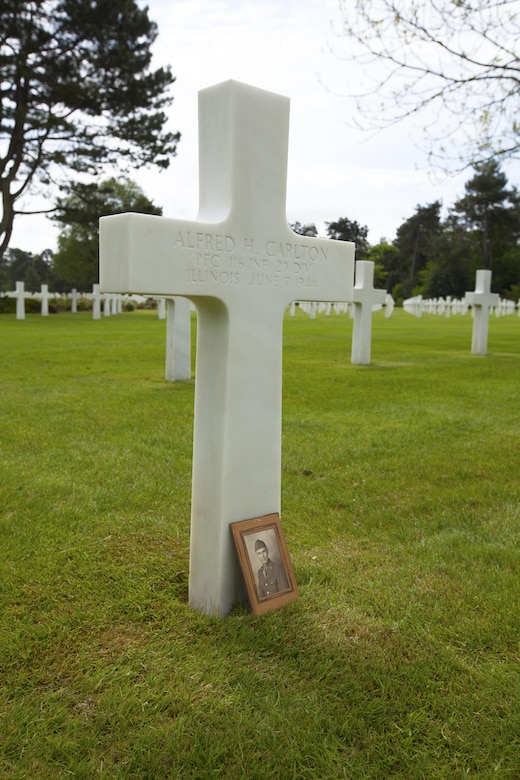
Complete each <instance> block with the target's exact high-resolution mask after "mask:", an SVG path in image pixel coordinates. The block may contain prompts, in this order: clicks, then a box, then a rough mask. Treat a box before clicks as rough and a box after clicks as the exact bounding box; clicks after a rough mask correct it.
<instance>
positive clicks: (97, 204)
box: [53, 179, 162, 290]
mask: <svg viewBox="0 0 520 780" xmlns="http://www.w3.org/2000/svg"><path fill="white" fill-rule="evenodd" d="M57 209H58V210H57V212H56V214H55V215H54V216H53V219H54V220H55V221H57V222H59V223H60V224H61V225H62V226H63V230H62V232H61V233H60V235H59V236H58V251H57V252H56V253H55V255H54V260H53V267H54V272H55V274H56V276H57V278H59V279H60V280H61V282H62V288H63V289H71V288H72V287H76V288H77V289H79V290H89V289H90V288H91V287H92V285H93V284H94V283H95V282H97V281H98V278H99V217H103V216H106V215H108V214H122V213H124V212H127V211H134V212H140V213H142V214H158V215H161V214H162V209H161V208H160V207H158V206H155V205H154V204H153V203H152V201H150V200H149V199H148V198H147V197H146V195H145V194H144V193H143V191H142V190H141V188H140V187H139V186H138V185H137V184H136V183H135V182H133V181H131V180H130V179H120V180H116V179H108V180H107V181H104V182H101V183H100V184H84V183H77V184H73V185H69V186H68V187H67V195H66V197H64V198H61V199H60V200H59V201H58V206H57Z"/></svg>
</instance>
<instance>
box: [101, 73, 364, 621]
mask: <svg viewBox="0 0 520 780" xmlns="http://www.w3.org/2000/svg"><path fill="white" fill-rule="evenodd" d="M288 130H289V100H288V99H287V98H285V97H282V96H281V95H277V94H274V93H271V92H266V91H264V90H260V89H256V88H254V87H250V86H248V85H245V84H241V83H239V82H236V81H228V82H224V83H222V84H217V85H216V86H214V87H210V88H208V89H205V90H203V91H202V92H200V93H199V184H200V188H199V190H200V195H199V198H200V209H199V214H198V217H197V219H196V220H192V221H188V220H177V219H165V218H163V217H156V216H151V215H145V214H122V215H115V216H111V217H103V218H102V219H101V221H100V239H101V242H100V243H101V263H100V268H101V287H102V289H103V290H104V291H113V292H116V291H117V292H128V293H140V294H142V295H158V296H161V295H163V296H172V295H181V296H185V297H187V298H190V299H191V300H192V301H193V302H194V304H195V306H196V308H197V313H198V325H197V334H198V335H197V366H196V383H195V421H194V443H193V481H192V512H191V546H190V584H189V601H190V604H191V605H192V606H193V607H195V608H197V609H200V610H202V611H204V612H206V613H208V614H215V615H225V614H227V613H228V612H229V610H230V609H231V607H232V605H233V603H234V602H235V601H236V600H237V598H238V597H239V596H240V595H241V587H240V585H241V581H240V577H239V576H238V568H237V561H236V555H235V552H234V549H233V545H232V539H231V534H230V530H229V524H230V523H232V522H235V521H238V520H244V519H248V518H252V517H258V516H262V515H266V514H270V513H275V512H279V511H280V492H281V424H282V409H281V399H282V325H283V316H284V311H285V309H286V307H287V306H288V305H289V304H290V303H291V301H293V300H310V301H312V300H315V301H337V300H350V298H351V295H352V286H353V275H354V246H353V244H350V243H347V242H344V241H330V240H326V239H318V238H309V237H306V236H301V235H297V234H296V233H294V232H293V231H292V230H291V229H290V228H289V226H288V224H287V218H286V212H285V208H286V204H285V198H286V174H287V144H288ZM172 435H174V431H172Z"/></svg>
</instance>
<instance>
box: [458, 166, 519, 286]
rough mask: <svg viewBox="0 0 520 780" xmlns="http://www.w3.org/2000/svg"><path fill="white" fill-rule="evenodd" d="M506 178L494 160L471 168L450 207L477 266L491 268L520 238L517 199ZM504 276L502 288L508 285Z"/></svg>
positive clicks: (514, 246)
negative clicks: (462, 191)
mask: <svg viewBox="0 0 520 780" xmlns="http://www.w3.org/2000/svg"><path fill="white" fill-rule="evenodd" d="M506 185H507V177H506V175H505V174H504V172H503V171H501V170H500V166H499V164H498V163H497V162H496V161H491V162H488V163H485V164H482V165H479V166H476V168H475V175H474V176H473V178H472V179H470V181H468V182H467V183H466V185H465V190H466V195H465V196H464V197H463V198H461V199H460V200H458V201H457V202H456V203H455V205H454V206H453V213H454V215H456V216H457V217H458V219H459V220H460V222H461V224H462V225H464V227H465V228H466V230H467V235H468V236H469V240H470V243H471V244H472V248H473V251H474V253H475V254H476V255H477V257H478V262H479V267H480V268H489V269H493V268H494V259H495V257H496V258H497V259H498V260H500V256H501V255H503V254H504V253H505V252H507V250H508V249H509V248H513V249H516V248H517V244H518V239H519V238H520V200H519V197H518V193H517V192H516V189H514V188H513V189H507V187H506ZM509 281H513V280H509V279H507V274H506V279H505V280H504V281H503V282H502V285H501V286H503V287H507V286H508V282H509Z"/></svg>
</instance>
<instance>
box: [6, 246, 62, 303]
mask: <svg viewBox="0 0 520 780" xmlns="http://www.w3.org/2000/svg"><path fill="white" fill-rule="evenodd" d="M5 258H6V262H5V263H4V266H3V268H0V289H3V290H14V288H15V285H16V282H24V284H25V289H26V290H27V291H28V292H39V290H40V288H41V285H42V284H52V282H53V274H52V253H51V251H50V250H49V249H46V250H45V251H44V252H42V253H41V254H39V255H34V254H32V252H24V251H23V250H22V249H14V248H13V249H8V250H7V252H6V254H5Z"/></svg>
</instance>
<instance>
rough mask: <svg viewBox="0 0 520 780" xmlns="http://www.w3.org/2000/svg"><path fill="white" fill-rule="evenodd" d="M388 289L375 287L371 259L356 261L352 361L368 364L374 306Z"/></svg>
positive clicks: (383, 299) (381, 302)
mask: <svg viewBox="0 0 520 780" xmlns="http://www.w3.org/2000/svg"><path fill="white" fill-rule="evenodd" d="M385 300H386V290H376V289H375V288H374V263H373V262H372V261H371V260H358V261H357V263H356V282H355V284H354V290H353V295H352V301H353V304H354V326H353V330H352V358H351V362H352V363H354V364H359V365H368V364H369V363H370V356H371V342H372V307H373V306H374V305H376V304H381V305H382V304H383V303H384V302H385Z"/></svg>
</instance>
